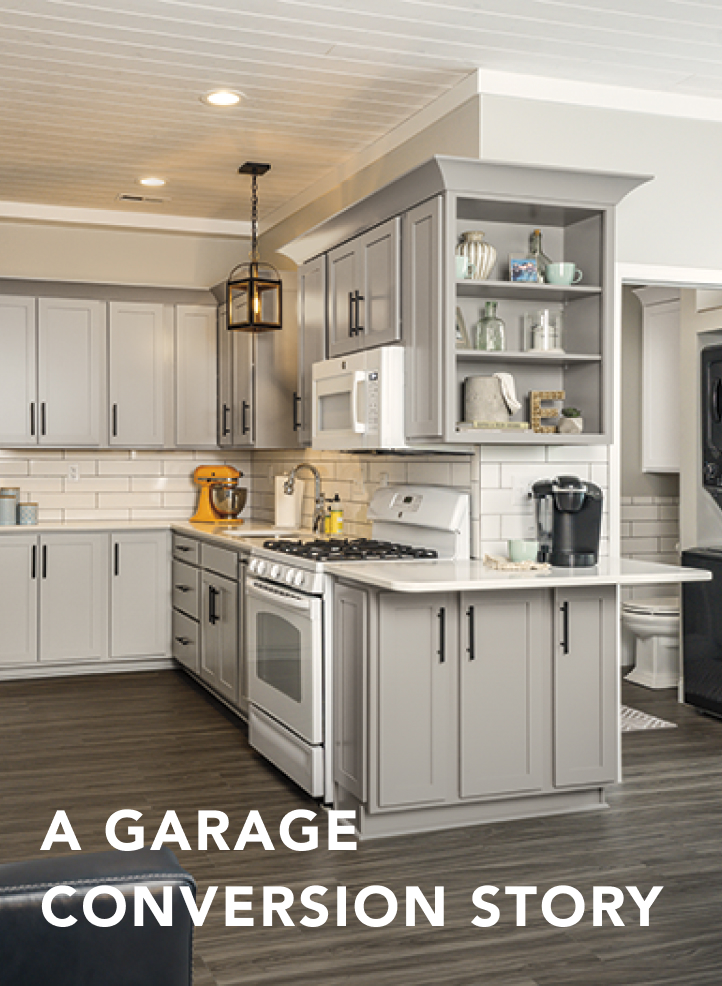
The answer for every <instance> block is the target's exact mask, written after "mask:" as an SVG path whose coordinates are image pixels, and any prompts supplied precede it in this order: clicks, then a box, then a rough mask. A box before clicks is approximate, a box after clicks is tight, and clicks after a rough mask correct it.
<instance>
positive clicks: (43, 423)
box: [40, 401, 47, 435]
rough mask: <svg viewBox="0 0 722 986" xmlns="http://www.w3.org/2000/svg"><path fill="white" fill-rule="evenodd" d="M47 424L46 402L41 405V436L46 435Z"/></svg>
mask: <svg viewBox="0 0 722 986" xmlns="http://www.w3.org/2000/svg"><path fill="white" fill-rule="evenodd" d="M46 423H47V422H46V419H45V401H43V402H42V403H41V405H40V434H41V435H44V434H45V431H46V428H45V425H46Z"/></svg>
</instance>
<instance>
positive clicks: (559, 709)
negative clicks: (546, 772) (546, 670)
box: [554, 586, 619, 787]
mask: <svg viewBox="0 0 722 986" xmlns="http://www.w3.org/2000/svg"><path fill="white" fill-rule="evenodd" d="M555 607H556V613H555V623H556V633H555V640H554V784H555V785H556V786H557V787H565V786H568V785H574V784H602V783H606V782H609V781H613V780H614V779H615V777H616V773H617V748H618V743H619V708H618V699H617V687H616V674H617V660H616V641H617V618H616V595H615V589H614V587H613V586H605V587H602V588H590V589H582V588H577V589H568V590H561V589H558V590H557V591H556V593H555Z"/></svg>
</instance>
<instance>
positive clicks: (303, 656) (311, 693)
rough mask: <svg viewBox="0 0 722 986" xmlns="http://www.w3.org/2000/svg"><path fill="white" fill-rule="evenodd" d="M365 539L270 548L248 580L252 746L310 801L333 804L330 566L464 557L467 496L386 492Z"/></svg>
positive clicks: (260, 550)
mask: <svg viewBox="0 0 722 986" xmlns="http://www.w3.org/2000/svg"><path fill="white" fill-rule="evenodd" d="M368 517H369V519H370V520H371V521H372V522H373V525H372V536H371V538H311V537H309V538H308V539H304V538H274V539H273V540H268V541H265V542H264V543H263V546H262V547H254V548H253V549H252V551H251V557H250V561H249V565H248V573H247V576H246V625H247V630H248V689H249V697H250V712H249V740H250V743H251V746H253V747H254V748H255V749H256V750H258V752H259V753H261V754H263V755H264V756H265V757H267V758H268V759H269V760H271V761H272V762H273V763H274V764H275V765H276V766H277V767H278V768H279V769H280V770H282V771H283V772H284V773H286V774H288V775H289V776H290V777H291V778H292V779H293V780H295V781H296V782H297V783H298V784H299V785H300V786H301V787H303V788H304V790H306V791H308V793H309V794H311V795H313V796H314V797H319V798H323V799H324V800H325V801H329V802H330V801H331V800H332V792H333V782H332V776H333V770H332V763H331V753H330V751H332V749H333V745H332V743H331V724H332V719H333V706H332V695H333V690H332V687H331V683H332V682H331V679H332V667H333V662H332V660H331V656H332V655H331V652H330V647H331V641H332V640H333V634H332V625H331V615H332V593H333V579H332V575H333V563H334V562H336V561H339V562H344V563H346V562H349V561H353V563H354V564H358V565H363V564H364V563H365V562H374V563H378V562H379V561H383V562H392V561H394V562H397V563H400V564H401V563H403V562H404V561H415V562H419V561H422V562H423V561H425V560H429V561H433V560H435V559H437V558H440V559H446V560H449V559H464V558H468V557H469V548H470V529H469V495H468V493H466V492H460V491H458V490H453V489H448V488H446V487H437V486H387V487H382V488H381V489H379V490H377V491H376V493H375V494H374V496H373V498H372V500H371V503H370V504H369V508H368Z"/></svg>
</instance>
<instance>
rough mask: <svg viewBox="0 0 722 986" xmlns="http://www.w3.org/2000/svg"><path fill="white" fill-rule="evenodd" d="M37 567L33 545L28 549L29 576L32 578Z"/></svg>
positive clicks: (35, 550) (35, 549)
mask: <svg viewBox="0 0 722 986" xmlns="http://www.w3.org/2000/svg"><path fill="white" fill-rule="evenodd" d="M36 568H37V548H36V546H35V545H33V546H32V548H31V549H30V578H31V579H34V578H35V575H36Z"/></svg>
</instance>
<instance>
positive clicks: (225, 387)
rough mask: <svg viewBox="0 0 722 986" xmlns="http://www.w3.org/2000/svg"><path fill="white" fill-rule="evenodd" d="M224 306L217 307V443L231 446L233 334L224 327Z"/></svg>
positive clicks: (222, 445) (227, 446)
mask: <svg viewBox="0 0 722 986" xmlns="http://www.w3.org/2000/svg"><path fill="white" fill-rule="evenodd" d="M226 324H227V322H226V306H225V305H221V306H220V308H219V309H218V412H217V413H218V422H217V428H218V444H219V445H220V446H221V447H222V448H231V447H232V446H233V424H234V415H233V336H234V334H235V333H233V332H229V331H228V329H227V328H226Z"/></svg>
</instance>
